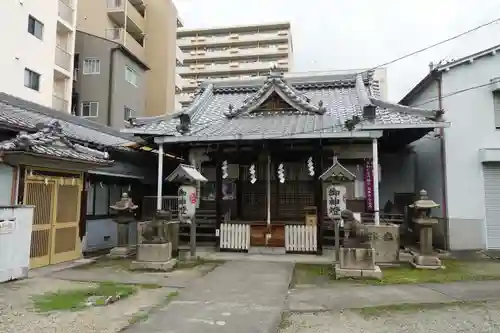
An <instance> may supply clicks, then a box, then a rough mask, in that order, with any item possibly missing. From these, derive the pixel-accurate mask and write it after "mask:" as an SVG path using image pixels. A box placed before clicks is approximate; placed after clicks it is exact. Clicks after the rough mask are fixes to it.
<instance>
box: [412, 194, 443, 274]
mask: <svg viewBox="0 0 500 333" xmlns="http://www.w3.org/2000/svg"><path fill="white" fill-rule="evenodd" d="M439 206H440V205H439V204H437V203H436V202H434V201H433V200H431V199H429V197H428V196H427V191H426V190H421V191H420V197H419V199H418V200H417V201H415V202H414V203H413V204H412V205H410V207H411V208H413V209H414V211H415V216H414V218H413V222H414V223H415V224H417V225H419V226H420V253H419V254H417V255H415V256H414V257H413V260H412V262H411V264H412V265H413V266H414V267H416V268H421V269H438V268H441V267H442V266H441V260H439V258H438V257H437V256H435V255H434V250H433V247H432V227H433V226H434V225H435V224H437V223H438V220H437V219H436V218H433V217H431V216H430V213H431V209H432V208H438V207H439Z"/></svg>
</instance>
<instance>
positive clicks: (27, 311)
mask: <svg viewBox="0 0 500 333" xmlns="http://www.w3.org/2000/svg"><path fill="white" fill-rule="evenodd" d="M92 286H96V284H92V283H84V282H73V281H64V280H58V279H49V278H43V277H40V278H33V279H27V280H22V281H17V282H10V283H5V284H0V332H2V333H21V332H22V333H49V332H50V333H97V332H99V333H112V332H113V333H114V332H119V331H120V330H121V329H123V328H124V327H126V326H128V325H129V324H130V322H131V321H132V320H133V319H134V318H135V316H137V314H138V313H144V312H145V311H148V310H149V309H151V308H152V307H154V306H155V305H157V304H162V303H164V302H165V299H166V297H167V296H168V295H169V294H170V293H171V292H173V291H175V290H174V289H171V288H159V289H139V290H138V292H137V294H135V295H134V296H131V297H129V298H127V299H124V300H120V301H118V302H116V303H114V304H111V305H108V306H105V307H91V308H88V309H84V310H81V311H73V312H72V311H60V312H52V313H37V312H36V311H35V310H34V307H33V301H32V296H35V295H41V294H44V293H49V292H55V291H57V290H71V289H77V288H88V287H92Z"/></svg>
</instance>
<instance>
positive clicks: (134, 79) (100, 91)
mask: <svg viewBox="0 0 500 333" xmlns="http://www.w3.org/2000/svg"><path fill="white" fill-rule="evenodd" d="M75 53H76V55H75V72H76V74H75V82H74V85H73V86H74V92H73V103H72V110H71V112H72V114H74V115H77V116H81V117H85V118H89V119H92V120H93V121H96V122H98V123H100V124H103V125H107V126H111V127H114V128H117V129H120V128H123V127H124V124H125V122H126V121H127V120H128V119H130V118H132V117H137V116H143V115H144V114H145V109H146V82H145V80H146V72H147V71H148V70H149V68H148V67H147V66H146V64H145V63H144V62H142V61H141V60H140V59H139V58H137V57H136V56H135V55H134V54H133V53H131V52H130V51H129V50H128V49H126V48H125V47H124V46H123V45H121V44H119V43H116V42H114V41H111V40H109V39H106V38H102V37H98V36H94V35H91V34H88V33H86V32H82V31H77V32H76V44H75Z"/></svg>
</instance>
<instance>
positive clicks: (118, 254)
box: [108, 247, 135, 259]
mask: <svg viewBox="0 0 500 333" xmlns="http://www.w3.org/2000/svg"><path fill="white" fill-rule="evenodd" d="M134 254H135V251H134V249H133V248H131V247H114V248H112V249H111V250H110V251H109V254H108V257H110V258H112V259H121V258H128V257H130V256H132V255H134Z"/></svg>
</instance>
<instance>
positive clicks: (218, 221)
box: [214, 147, 223, 247]
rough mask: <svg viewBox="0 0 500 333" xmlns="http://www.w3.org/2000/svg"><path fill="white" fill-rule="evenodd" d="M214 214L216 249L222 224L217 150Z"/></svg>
mask: <svg viewBox="0 0 500 333" xmlns="http://www.w3.org/2000/svg"><path fill="white" fill-rule="evenodd" d="M214 156H215V214H216V230H217V232H216V235H217V237H216V239H217V247H218V246H220V226H221V224H222V214H223V210H222V159H223V156H222V151H221V148H220V147H218V148H217V152H216V153H215V155H214Z"/></svg>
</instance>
